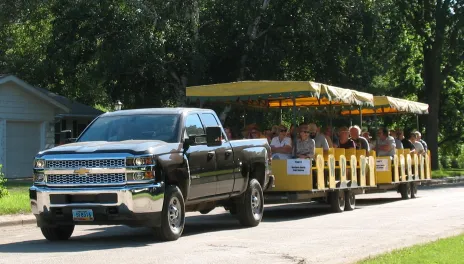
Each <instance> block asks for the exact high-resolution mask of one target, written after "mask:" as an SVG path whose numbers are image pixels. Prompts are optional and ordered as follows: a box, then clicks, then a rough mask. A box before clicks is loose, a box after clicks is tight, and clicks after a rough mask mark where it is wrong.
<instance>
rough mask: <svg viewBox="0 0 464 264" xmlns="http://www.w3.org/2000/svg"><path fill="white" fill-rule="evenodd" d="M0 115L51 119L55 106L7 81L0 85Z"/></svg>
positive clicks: (30, 119)
mask: <svg viewBox="0 0 464 264" xmlns="http://www.w3.org/2000/svg"><path fill="white" fill-rule="evenodd" d="M0 116H1V117H2V119H7V120H24V121H53V120H54V117H55V108H54V107H53V106H51V105H50V104H49V103H48V102H46V101H44V100H41V99H38V98H36V97H35V96H34V95H33V94H31V93H29V92H27V91H25V90H24V89H23V88H22V87H20V86H18V85H17V84H15V83H13V82H8V83H4V84H1V85H0Z"/></svg>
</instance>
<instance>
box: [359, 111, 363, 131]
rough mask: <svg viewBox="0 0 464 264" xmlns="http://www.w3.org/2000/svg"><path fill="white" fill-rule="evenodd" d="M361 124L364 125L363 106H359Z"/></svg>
mask: <svg viewBox="0 0 464 264" xmlns="http://www.w3.org/2000/svg"><path fill="white" fill-rule="evenodd" d="M359 126H360V127H362V126H363V113H362V106H359Z"/></svg>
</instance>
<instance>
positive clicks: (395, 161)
mask: <svg viewBox="0 0 464 264" xmlns="http://www.w3.org/2000/svg"><path fill="white" fill-rule="evenodd" d="M393 175H394V180H395V182H399V181H400V176H399V159H398V155H395V156H394V157H393Z"/></svg>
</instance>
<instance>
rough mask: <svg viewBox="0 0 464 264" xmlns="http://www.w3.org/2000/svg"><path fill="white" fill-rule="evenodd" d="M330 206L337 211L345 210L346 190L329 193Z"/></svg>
mask: <svg viewBox="0 0 464 264" xmlns="http://www.w3.org/2000/svg"><path fill="white" fill-rule="evenodd" d="M329 200H330V207H331V208H332V211H333V212H335V213H341V212H343V211H344V210H345V192H344V191H342V190H336V191H334V192H331V193H329Z"/></svg>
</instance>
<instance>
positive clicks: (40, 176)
mask: <svg viewBox="0 0 464 264" xmlns="http://www.w3.org/2000/svg"><path fill="white" fill-rule="evenodd" d="M44 179H45V175H44V174H42V173H40V174H39V173H38V174H35V175H34V182H43V181H44Z"/></svg>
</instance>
